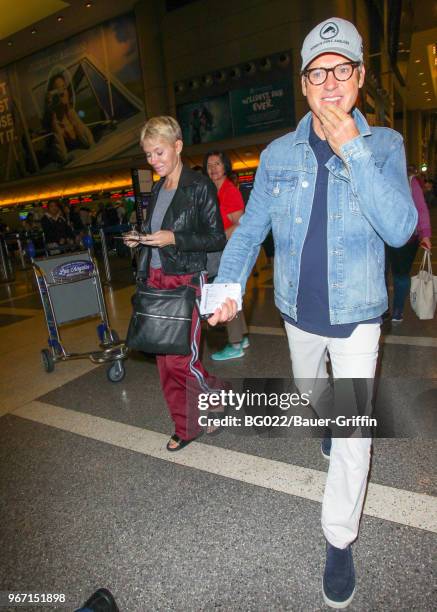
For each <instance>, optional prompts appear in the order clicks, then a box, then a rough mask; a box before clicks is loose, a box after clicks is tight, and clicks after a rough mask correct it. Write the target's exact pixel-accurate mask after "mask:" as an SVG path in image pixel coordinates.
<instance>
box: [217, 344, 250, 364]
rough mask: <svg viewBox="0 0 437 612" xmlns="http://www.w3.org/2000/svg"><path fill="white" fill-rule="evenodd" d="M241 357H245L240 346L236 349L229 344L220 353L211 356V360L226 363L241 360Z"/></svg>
mask: <svg viewBox="0 0 437 612" xmlns="http://www.w3.org/2000/svg"><path fill="white" fill-rule="evenodd" d="M240 357H244V351H243V349H242V348H241V346H239V347H238V348H235V347H234V346H232V344H227V345H226V346H225V348H224V349H222V350H221V351H218V352H217V353H213V354H212V355H211V359H212V360H213V361H226V360H227V359H240Z"/></svg>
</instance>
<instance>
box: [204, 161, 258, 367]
mask: <svg viewBox="0 0 437 612" xmlns="http://www.w3.org/2000/svg"><path fill="white" fill-rule="evenodd" d="M203 168H204V172H205V173H207V174H208V176H209V178H210V179H211V180H212V182H213V183H214V185H215V186H216V189H217V197H218V201H219V206H220V214H221V216H222V220H223V227H224V228H225V233H226V239H227V240H229V238H230V237H231V236H232V234H233V233H234V231H235V229H236V227H237V226H238V223H239V221H240V218H241V216H242V215H243V213H244V202H243V197H242V195H241V193H240V191H239V189H237V187H236V186H235V184H234V183H233V182H232V181H231V179H230V178H229V177H230V176H231V174H232V165H231V160H230V159H229V157H228V156H227V155H226V153H224V152H223V151H209V152H208V153H207V154H206V155H205V158H204V160H203ZM226 327H227V332H228V344H227V345H226V346H225V347H224V348H223V349H222V350H221V351H218V352H217V353H213V354H212V355H211V359H213V360H214V361H226V360H228V359H239V358H240V357H244V349H247V348H248V347H249V338H248V337H247V334H248V330H247V325H246V320H245V318H244V313H243V312H240V313H239V315H238V317H236V318H235V319H233V320H232V321H230V323H228V324H227V326H226Z"/></svg>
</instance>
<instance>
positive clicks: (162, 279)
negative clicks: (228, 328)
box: [147, 268, 218, 440]
mask: <svg viewBox="0 0 437 612" xmlns="http://www.w3.org/2000/svg"><path fill="white" fill-rule="evenodd" d="M205 277H206V275H205V274H203V275H202V277H201V279H200V286H199V285H198V286H196V285H193V283H192V278H193V275H192V274H183V275H171V274H164V272H163V271H162V270H161V269H160V268H158V269H155V268H150V272H149V277H148V279H147V284H148V285H150V286H151V287H156V288H157V289H175V288H176V287H179V286H180V285H191V286H194V287H195V289H196V295H200V292H201V287H202V285H203V283H204V282H205V280H206V278H205ZM200 335H201V321H200V318H199V313H198V311H197V308H194V311H193V318H192V323H191V352H190V354H189V355H157V356H156V363H157V365H158V371H159V377H160V379H161V387H162V391H163V393H164V397H165V400H166V402H167V406H168V409H169V411H170V416H171V418H172V419H173V422H174V424H175V433H176V435H178V436H179V437H180V438H181V439H182V440H190V439H191V438H194V437H196V436H197V435H198V434H199V433H200V429H201V428H200V427H199V424H198V416H199V412H198V409H197V395H198V393H207V392H208V391H210V390H212V389H217V383H218V381H217V380H216V379H215V378H214V377H212V376H210V375H209V374H208V372H207V371H206V370H205V368H204V367H203V365H202V363H201V362H200V357H199V351H200Z"/></svg>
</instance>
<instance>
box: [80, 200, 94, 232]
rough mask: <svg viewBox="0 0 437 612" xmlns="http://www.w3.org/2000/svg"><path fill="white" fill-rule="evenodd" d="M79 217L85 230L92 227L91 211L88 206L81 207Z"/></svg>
mask: <svg viewBox="0 0 437 612" xmlns="http://www.w3.org/2000/svg"><path fill="white" fill-rule="evenodd" d="M79 217H80V221H81V223H82V226H83V229H84V230H87V229H88V228H89V227H90V225H92V215H91V210H90V209H89V208H88V207H87V206H81V207H80V209H79Z"/></svg>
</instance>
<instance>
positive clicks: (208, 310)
mask: <svg viewBox="0 0 437 612" xmlns="http://www.w3.org/2000/svg"><path fill="white" fill-rule="evenodd" d="M226 298H231V299H233V300H235V301H236V302H237V309H238V310H241V309H242V301H241V285H240V283H217V284H211V285H204V286H203V288H202V296H201V299H200V314H201V315H207V314H212V313H213V312H214V311H215V310H216V309H217V308H220V307H221V305H222V304H223V303H224V302H225V300H226Z"/></svg>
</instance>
